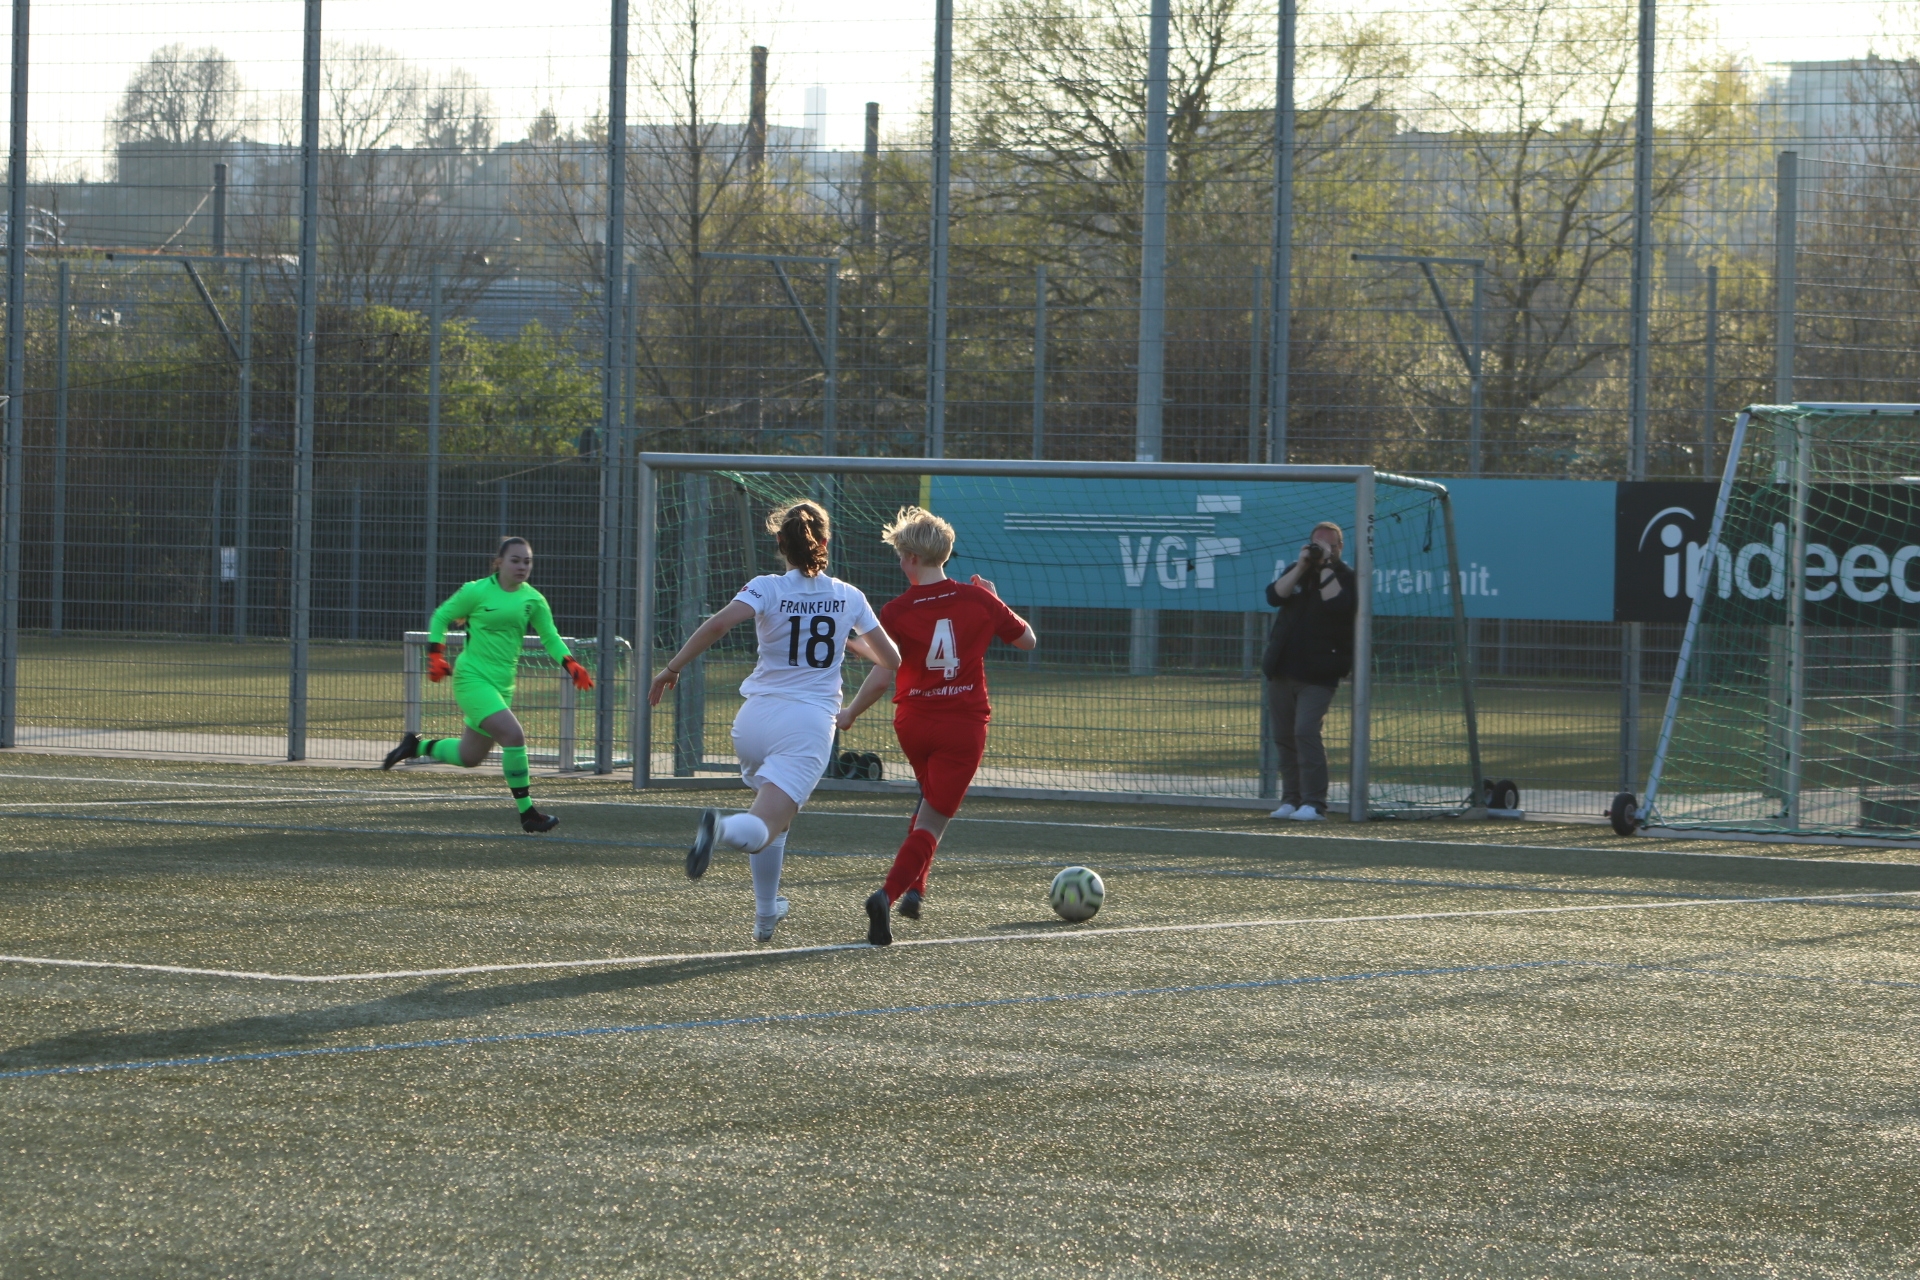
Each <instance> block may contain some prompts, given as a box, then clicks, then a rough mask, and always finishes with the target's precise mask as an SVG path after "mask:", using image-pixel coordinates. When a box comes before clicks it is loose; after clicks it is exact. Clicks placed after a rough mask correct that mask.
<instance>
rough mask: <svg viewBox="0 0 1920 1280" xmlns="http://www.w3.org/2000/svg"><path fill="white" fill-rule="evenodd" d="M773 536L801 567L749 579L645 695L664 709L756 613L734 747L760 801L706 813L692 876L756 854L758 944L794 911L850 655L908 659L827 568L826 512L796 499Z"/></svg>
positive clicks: (889, 664) (780, 515)
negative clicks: (792, 839)
mask: <svg viewBox="0 0 1920 1280" xmlns="http://www.w3.org/2000/svg"><path fill="white" fill-rule="evenodd" d="M767 532H769V533H771V534H773V535H774V537H775V539H776V540H777V541H778V542H779V544H780V554H781V555H783V556H785V557H786V561H787V563H788V564H790V565H792V566H793V568H791V569H790V570H788V571H787V572H786V573H781V574H771V573H770V574H764V575H762V576H761V577H758V578H755V579H753V580H752V581H751V582H749V583H747V585H746V586H744V587H742V588H741V589H740V594H739V595H737V596H735V597H734V598H733V601H732V603H730V604H728V605H727V606H726V607H725V608H724V609H721V610H720V611H719V612H718V613H716V614H714V615H713V616H712V617H711V618H708V619H707V620H706V621H705V622H703V623H701V624H700V625H699V627H697V628H696V629H695V630H694V633H693V634H692V635H690V636H688V637H687V642H686V643H685V644H683V645H681V646H680V652H678V653H676V654H674V655H673V657H671V658H669V659H667V665H666V667H665V668H664V669H663V670H662V671H661V672H660V674H659V675H657V676H655V677H654V678H653V686H652V688H650V689H649V690H648V691H647V701H648V702H649V703H650V704H651V705H653V706H658V705H660V698H661V695H663V694H664V693H666V691H667V690H668V689H671V688H672V687H673V686H674V685H676V684H678V683H679V681H680V673H681V672H682V671H684V670H685V669H686V666H687V664H688V663H689V662H692V661H693V660H694V659H695V658H697V657H699V656H700V655H701V654H702V653H704V652H706V650H707V648H708V647H709V646H711V645H712V644H713V643H714V641H716V640H718V639H719V638H720V637H721V636H722V635H725V634H726V632H727V631H728V630H729V629H730V628H732V627H734V626H737V625H738V624H740V623H742V622H745V621H746V620H747V619H749V618H752V619H753V620H754V624H755V628H756V630H757V631H758V632H759V639H760V644H759V653H760V657H759V661H758V662H756V663H755V664H754V668H753V674H752V675H750V676H748V677H747V678H746V679H745V680H744V681H742V682H741V684H740V692H741V694H742V695H743V696H744V697H745V698H746V703H745V705H743V706H742V707H741V708H740V714H739V715H737V716H735V717H734V718H733V751H734V754H735V755H737V756H738V757H739V758H740V776H741V777H742V778H743V779H745V780H746V784H747V785H748V786H749V787H752V788H753V790H754V799H753V807H752V808H751V809H749V810H748V811H747V812H745V813H735V814H729V815H728V816H727V817H725V818H722V817H721V816H720V814H719V812H718V811H717V810H714V809H708V810H707V811H706V812H705V813H703V814H701V815H700V829H699V831H698V832H697V833H696V834H695V836H694V839H693V847H692V848H691V849H689V850H688V851H687V875H688V877H689V878H691V879H694V880H698V879H699V878H700V877H701V876H703V875H705V874H706V872H707V866H708V864H709V863H710V862H712V860H713V849H714V846H715V845H716V844H717V845H719V846H720V847H721V848H725V849H738V850H741V851H743V852H744V853H746V854H747V855H748V859H747V861H748V864H749V866H750V867H751V868H752V870H753V897H754V927H753V937H754V941H756V942H767V941H770V940H772V938H773V931H774V929H775V928H776V927H778V925H779V923H780V921H781V920H782V919H784V918H785V917H786V914H787V900H786V899H785V898H783V897H781V896H780V869H781V865H782V863H783V862H784V861H785V860H786V850H787V828H788V827H789V826H791V825H792V824H793V820H794V817H795V816H796V815H798V814H799V812H800V806H801V805H803V804H805V803H806V802H807V797H808V796H810V795H812V794H813V789H814V787H815V786H816V785H817V784H818V783H819V781H820V775H821V774H823V773H825V772H826V769H827V761H828V759H829V757H830V756H831V755H832V752H833V728H834V725H833V718H834V716H835V715H837V714H838V713H839V711H840V693H841V686H840V663H841V661H842V659H844V658H845V657H846V655H847V653H848V652H849V651H851V652H853V653H857V654H859V655H860V656H861V657H863V658H865V659H867V661H869V662H873V663H877V664H878V665H880V666H882V667H885V668H887V669H888V670H889V671H893V670H897V669H898V668H899V666H900V651H899V650H898V649H897V648H895V647H894V643H893V641H892V640H890V639H888V638H887V633H886V632H885V631H884V630H882V629H881V627H880V619H879V618H878V617H876V616H874V612H873V607H872V606H871V605H869V604H868V603H867V597H866V596H865V595H863V594H862V593H861V591H860V589H859V588H858V587H855V586H852V585H850V584H848V583H845V582H842V581H840V579H838V578H835V577H833V576H831V575H830V574H828V573H827V572H826V568H827V541H828V538H829V536H830V533H831V530H830V527H829V524H828V520H827V513H826V511H825V510H823V509H822V508H821V507H820V506H818V505H817V504H815V503H812V502H796V503H793V504H792V505H791V506H787V507H783V508H781V509H780V510H778V511H775V512H774V513H773V514H772V515H770V516H768V517H767Z"/></svg>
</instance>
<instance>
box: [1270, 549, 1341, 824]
mask: <svg viewBox="0 0 1920 1280" xmlns="http://www.w3.org/2000/svg"><path fill="white" fill-rule="evenodd" d="M1343 545H1344V539H1342V537H1341V536H1340V526H1339V525H1337V524H1334V523H1333V522H1331V521H1322V522H1321V523H1319V524H1317V525H1315V526H1314V527H1313V533H1312V535H1311V537H1310V538H1309V539H1308V541H1307V545H1306V546H1304V547H1302V548H1300V559H1299V560H1298V561H1296V562H1295V563H1294V565H1293V567H1292V568H1290V569H1288V570H1287V571H1286V572H1285V573H1283V574H1281V575H1280V577H1279V578H1278V579H1276V580H1275V581H1273V582H1272V583H1270V584H1268V586H1267V603H1268V604H1270V605H1272V606H1273V607H1274V608H1276V609H1278V610H1280V616H1279V617H1277V618H1275V619H1274V621H1273V632H1272V634H1270V635H1269V636H1268V637H1267V651H1266V654H1265V656H1264V657H1263V658H1262V659H1261V662H1260V668H1261V670H1262V671H1263V672H1264V673H1265V675H1266V677H1267V711H1268V716H1269V718H1270V719H1271V720H1272V722H1273V741H1274V744H1275V745H1276V746H1277V747H1278V748H1279V749H1280V779H1281V792H1280V807H1279V808H1278V809H1275V810H1274V811H1273V813H1272V815H1271V816H1273V817H1275V818H1292V819H1294V820H1295V821H1298V822H1315V821H1318V820H1320V819H1322V818H1324V817H1326V816H1327V749H1326V747H1325V745H1323V744H1322V743H1321V741H1320V722H1321V721H1323V720H1325V719H1326V716H1327V708H1328V706H1330V705H1331V704H1332V702H1333V691H1334V690H1335V689H1336V688H1338V687H1339V685H1340V678H1341V677H1342V676H1344V675H1346V674H1347V673H1348V672H1350V671H1352V670H1353V614H1354V607H1355V604H1356V598H1357V597H1356V591H1357V588H1356V587H1355V585H1354V576H1353V567H1352V566H1351V565H1348V564H1344V563H1342V562H1341V560H1340V550H1341V547H1342V546H1343Z"/></svg>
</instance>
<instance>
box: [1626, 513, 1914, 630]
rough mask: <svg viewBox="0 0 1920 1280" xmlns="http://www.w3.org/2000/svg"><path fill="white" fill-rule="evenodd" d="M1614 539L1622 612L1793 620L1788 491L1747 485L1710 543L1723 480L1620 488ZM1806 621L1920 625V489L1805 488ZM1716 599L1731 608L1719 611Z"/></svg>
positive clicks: (1672, 618)
mask: <svg viewBox="0 0 1920 1280" xmlns="http://www.w3.org/2000/svg"><path fill="white" fill-rule="evenodd" d="M1619 488H1620V520H1619V527H1618V540H1617V542H1616V547H1615V566H1616V568H1615V584H1614V599H1615V609H1616V615H1617V616H1618V617H1619V618H1620V619H1621V620H1622V621H1627V622H1685V621H1686V619H1687V610H1688V607H1689V606H1690V605H1691V604H1692V601H1693V598H1694V597H1695V596H1696V595H1698V594H1700V593H1701V592H1702V591H1705V592H1708V593H1709V594H1710V600H1709V608H1708V610H1707V612H1706V614H1705V615H1704V616H1705V617H1706V618H1708V619H1709V620H1711V619H1712V618H1713V617H1714V616H1715V613H1716V612H1733V611H1737V612H1738V614H1739V616H1740V617H1741V618H1743V619H1747V620H1753V621H1763V622H1764V621H1772V622H1775V623H1785V622H1786V620H1787V599H1786V595H1787V565H1788V556H1789V555H1791V554H1792V550H1791V531H1790V530H1791V519H1792V511H1791V503H1792V492H1791V490H1789V489H1788V488H1787V487H1786V486H1784V485H1780V486H1776V485H1761V484H1753V485H1741V486H1740V487H1739V489H1738V490H1736V492H1735V493H1734V494H1733V497H1732V501H1731V502H1730V503H1729V507H1728V520H1727V527H1726V528H1725V529H1724V530H1722V532H1721V537H1720V542H1719V545H1717V546H1714V547H1712V548H1709V547H1708V546H1707V534H1708V530H1709V528H1710V527H1711V525H1712V520H1713V503H1714V499H1715V496H1716V492H1717V487H1716V486H1714V485H1710V484H1692V485H1670V484H1632V485H1629V484H1623V485H1621V486H1619ZM1805 579H1806V580H1805V583H1804V586H1803V588H1802V590H1803V592H1804V594H1805V597H1806V611H1805V613H1804V614H1803V616H1804V617H1805V618H1806V620H1807V621H1808V622H1809V623H1810V624H1812V625H1814V626H1820V627H1858V628H1866V629H1874V630H1887V629H1891V628H1895V627H1902V628H1913V627H1920V486H1916V485H1910V484H1865V485H1816V486H1814V487H1813V488H1812V489H1811V490H1810V491H1809V493H1808V495H1807V548H1806V566H1805ZM1716 601H1728V602H1730V603H1732V605H1733V606H1734V610H1727V611H1717V610H1715V609H1714V608H1713V607H1712V605H1713V603H1714V602H1716Z"/></svg>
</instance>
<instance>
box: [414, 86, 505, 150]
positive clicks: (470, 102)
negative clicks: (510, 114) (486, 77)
mask: <svg viewBox="0 0 1920 1280" xmlns="http://www.w3.org/2000/svg"><path fill="white" fill-rule="evenodd" d="M420 145H421V146H423V147H427V148H429V149H430V150H434V151H440V152H446V153H450V154H455V155H458V154H462V153H475V152H482V151H488V150H491V149H492V147H493V97H492V95H490V94H489V93H488V92H487V91H486V90H485V89H484V88H482V87H481V85H480V82H479V81H478V80H475V79H474V78H473V77H472V76H471V75H469V74H468V73H467V72H465V71H463V70H460V69H459V68H457V67H456V68H455V69H454V70H453V71H452V72H450V73H449V74H448V75H447V77H446V78H445V79H443V80H441V81H440V82H439V83H438V84H436V85H434V86H433V87H432V88H430V89H428V90H427V92H426V101H425V103H424V105H423V108H422V110H421V113H420Z"/></svg>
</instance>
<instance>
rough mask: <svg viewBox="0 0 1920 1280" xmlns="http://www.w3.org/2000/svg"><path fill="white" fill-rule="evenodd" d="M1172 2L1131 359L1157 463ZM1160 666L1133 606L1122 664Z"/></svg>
mask: <svg viewBox="0 0 1920 1280" xmlns="http://www.w3.org/2000/svg"><path fill="white" fill-rule="evenodd" d="M1171 23H1172V4H1171V0H1152V8H1151V10H1150V15H1149V18H1148V22H1147V136H1146V166H1145V184H1144V185H1145V190H1144V192H1143V194H1142V199H1141V209H1140V321H1139V323H1140V335H1139V348H1138V355H1137V357H1136V360H1135V365H1136V376H1135V382H1134V401H1133V457H1134V461H1136V462H1159V461H1161V460H1162V459H1161V454H1162V452H1163V449H1164V439H1163V426H1164V420H1163V417H1162V412H1161V411H1162V407H1163V402H1164V400H1165V396H1166V359H1167V341H1166V323H1167V60H1168V44H1169V33H1170V27H1171ZM1159 666H1160V614H1159V612H1158V611H1157V610H1153V609H1144V608H1141V609H1135V610H1133V612H1132V617H1131V619H1130V620H1129V636H1128V644H1127V668H1128V670H1129V671H1130V672H1131V673H1132V674H1133V675H1136V676H1145V675H1152V674H1153V672H1154V671H1155V670H1157V669H1158V668H1159Z"/></svg>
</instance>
